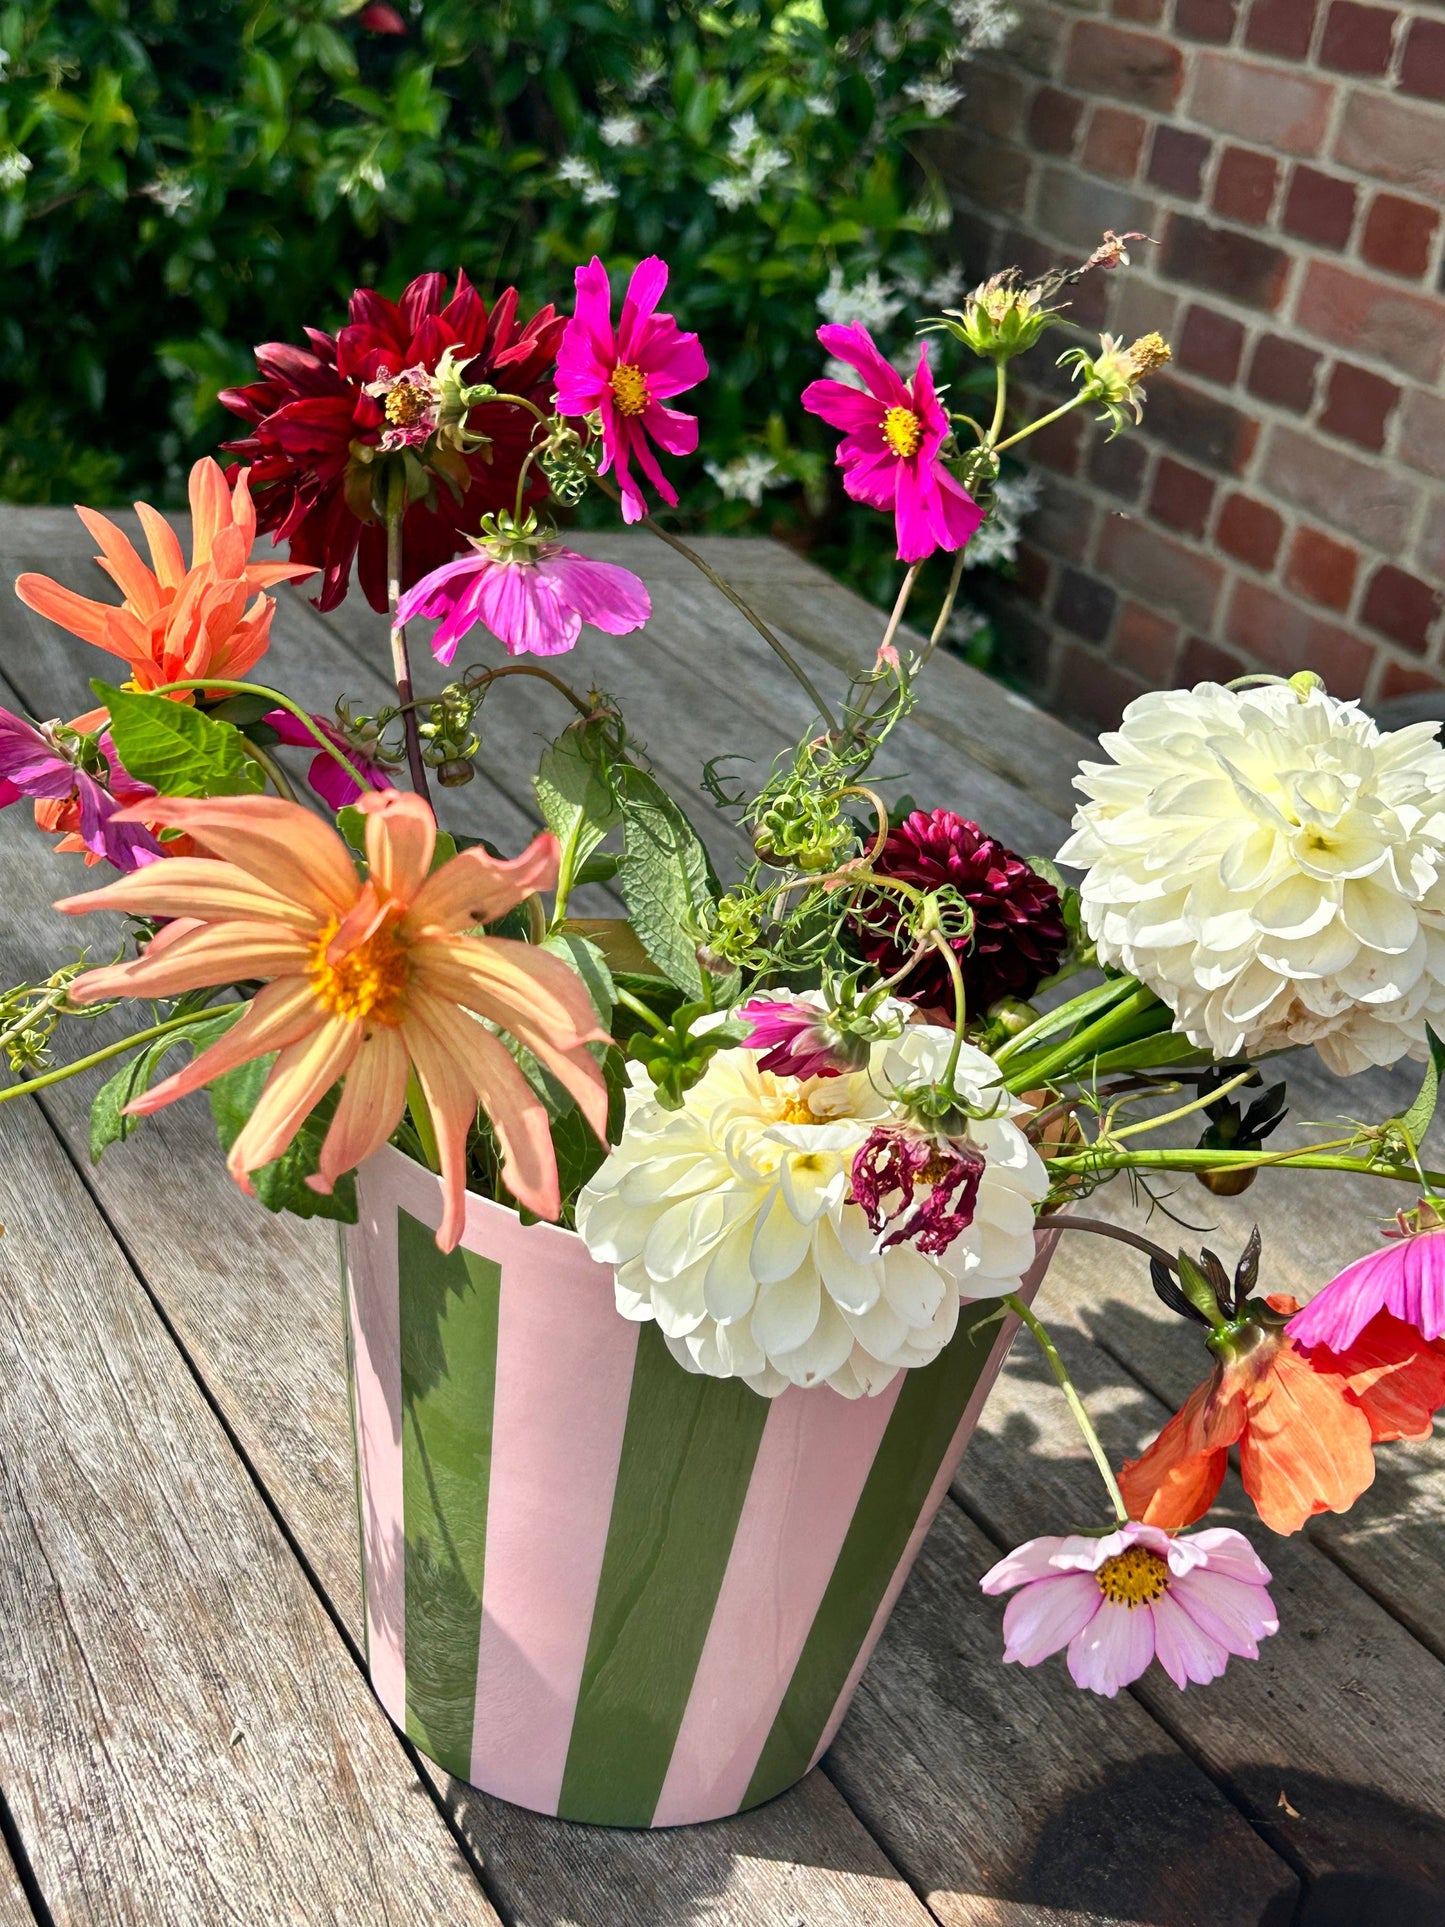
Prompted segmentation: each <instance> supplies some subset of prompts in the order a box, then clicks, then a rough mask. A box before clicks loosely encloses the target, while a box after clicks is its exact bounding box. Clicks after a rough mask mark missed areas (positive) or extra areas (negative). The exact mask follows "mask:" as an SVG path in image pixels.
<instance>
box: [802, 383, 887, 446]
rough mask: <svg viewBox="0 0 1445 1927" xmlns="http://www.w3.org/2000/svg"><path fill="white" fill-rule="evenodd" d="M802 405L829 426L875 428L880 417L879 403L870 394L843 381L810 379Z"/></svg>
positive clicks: (880, 408)
mask: <svg viewBox="0 0 1445 1927" xmlns="http://www.w3.org/2000/svg"><path fill="white" fill-rule="evenodd" d="M803 406H804V408H806V409H807V411H808V413H809V414H810V415H818V416H820V417H821V418H822V420H824V421H825V422H827V424H828V426H829V427H830V428H846V429H848V430H850V431H851V432H853V433H856V432H857V431H858V430H859V429H860V428H876V427H877V425H878V423H879V422H880V421H881V420H882V418H883V409H882V405H881V403H880V402H879V401H878V399H877V397H876V396H874V395H865V394H863V393H862V391H861V390H860V389H857V388H850V387H849V386H848V384H847V382H845V381H831V380H828V381H810V382H809V383H808V385H807V387H806V388H805V389H804V390H803Z"/></svg>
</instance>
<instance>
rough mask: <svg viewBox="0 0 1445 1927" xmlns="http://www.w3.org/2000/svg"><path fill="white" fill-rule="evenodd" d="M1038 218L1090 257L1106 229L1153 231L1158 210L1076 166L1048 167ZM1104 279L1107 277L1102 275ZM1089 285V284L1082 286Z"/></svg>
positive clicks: (1055, 233)
mask: <svg viewBox="0 0 1445 1927" xmlns="http://www.w3.org/2000/svg"><path fill="white" fill-rule="evenodd" d="M1038 209H1039V218H1040V220H1041V221H1042V222H1043V223H1044V224H1045V225H1046V226H1047V228H1048V231H1049V232H1050V233H1051V234H1052V235H1053V236H1054V237H1055V238H1056V239H1057V240H1059V241H1062V242H1063V243H1064V244H1065V246H1066V247H1068V248H1071V249H1074V250H1076V251H1077V252H1078V253H1080V254H1082V255H1087V254H1089V253H1091V252H1092V251H1093V249H1095V248H1096V247H1097V246H1098V245H1099V236H1100V235H1101V234H1102V233H1103V232H1104V230H1105V228H1112V229H1113V230H1114V232H1115V234H1128V233H1131V232H1134V233H1141V234H1150V233H1152V232H1153V228H1154V222H1155V216H1156V213H1157V210H1156V208H1155V205H1154V203H1153V202H1152V201H1146V200H1143V199H1141V198H1140V196H1139V195H1137V194H1131V193H1130V192H1129V190H1128V189H1127V188H1124V187H1115V186H1113V185H1111V184H1110V183H1109V182H1107V181H1096V180H1094V179H1093V177H1092V176H1091V175H1088V174H1083V173H1081V172H1080V171H1079V169H1078V168H1076V167H1053V166H1051V167H1046V168H1045V169H1044V178H1043V182H1042V185H1041V187H1040V189H1039V196H1038ZM1098 278H1099V279H1101V280H1104V279H1107V276H1099V277H1098ZM1081 285H1084V286H1087V282H1085V283H1083V284H1081Z"/></svg>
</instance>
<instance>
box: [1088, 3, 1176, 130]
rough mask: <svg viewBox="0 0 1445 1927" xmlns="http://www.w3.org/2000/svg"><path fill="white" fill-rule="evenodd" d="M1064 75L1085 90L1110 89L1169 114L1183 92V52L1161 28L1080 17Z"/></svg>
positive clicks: (1100, 91) (1117, 95) (1102, 91)
mask: <svg viewBox="0 0 1445 1927" xmlns="http://www.w3.org/2000/svg"><path fill="white" fill-rule="evenodd" d="M1064 78H1065V79H1066V80H1067V81H1068V82H1069V84H1070V85H1071V86H1073V87H1077V88H1079V89H1080V91H1081V92H1083V93H1086V94H1111V95H1113V96H1114V98H1115V99H1116V100H1129V101H1133V102H1134V104H1135V105H1136V106H1138V107H1151V108H1153V109H1154V111H1155V112H1156V113H1161V114H1167V113H1168V112H1169V111H1170V109H1171V108H1172V107H1173V105H1174V103H1175V101H1176V100H1177V99H1178V98H1179V88H1180V85H1181V83H1182V82H1183V79H1184V56H1183V54H1181V53H1180V51H1179V49H1178V48H1177V47H1176V46H1173V45H1172V44H1171V43H1170V42H1169V41H1168V40H1166V39H1164V38H1163V37H1162V36H1161V35H1159V34H1150V33H1130V32H1128V31H1126V30H1125V29H1124V28H1123V27H1110V26H1106V25H1105V24H1104V22H1102V21H1099V20H1080V21H1078V22H1077V23H1076V25H1075V27H1074V31H1073V34H1072V35H1071V37H1070V39H1069V53H1068V60H1067V63H1066V65H1065V68H1064Z"/></svg>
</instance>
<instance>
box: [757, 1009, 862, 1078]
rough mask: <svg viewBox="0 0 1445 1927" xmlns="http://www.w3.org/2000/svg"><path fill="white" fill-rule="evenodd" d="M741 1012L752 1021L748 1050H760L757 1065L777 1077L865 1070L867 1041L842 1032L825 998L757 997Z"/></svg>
mask: <svg viewBox="0 0 1445 1927" xmlns="http://www.w3.org/2000/svg"><path fill="white" fill-rule="evenodd" d="M738 1016H739V1017H740V1018H742V1019H744V1020H745V1021H746V1022H747V1023H749V1024H751V1025H752V1029H751V1030H750V1031H749V1032H748V1034H747V1036H746V1037H745V1038H744V1039H743V1047H744V1049H746V1050H755V1051H762V1052H764V1053H765V1055H763V1056H761V1057H759V1059H758V1069H759V1070H764V1071H771V1072H773V1073H774V1075H775V1076H778V1077H842V1076H843V1075H844V1074H845V1073H846V1072H848V1071H856V1070H861V1069H862V1067H863V1065H864V1064H866V1063H867V1061H868V1046H867V1044H866V1043H864V1042H862V1041H861V1040H860V1039H857V1038H852V1037H849V1036H847V1035H845V1034H844V1033H843V1032H842V1031H840V1030H839V1029H838V1028H837V1027H836V1026H835V1025H834V1024H833V1023H832V1022H831V1021H830V1020H829V1015H828V1012H827V1010H826V1009H825V1008H824V1006H823V1004H822V1002H821V1000H820V1001H819V1002H817V1003H810V1002H809V1001H808V999H807V998H806V997H787V996H783V997H754V998H753V1000H752V1002H751V1003H748V1004H744V1005H743V1007H742V1009H741V1010H739V1012H738Z"/></svg>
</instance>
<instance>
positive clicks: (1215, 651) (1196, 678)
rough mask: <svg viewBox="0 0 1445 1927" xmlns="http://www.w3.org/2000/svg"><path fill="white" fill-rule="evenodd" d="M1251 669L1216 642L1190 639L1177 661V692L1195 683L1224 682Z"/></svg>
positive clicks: (1194, 637) (1250, 664) (1189, 687)
mask: <svg viewBox="0 0 1445 1927" xmlns="http://www.w3.org/2000/svg"><path fill="white" fill-rule="evenodd" d="M1253 666H1254V665H1253V664H1252V663H1248V662H1246V661H1245V660H1244V658H1243V657H1242V656H1236V655H1235V654H1234V653H1233V652H1232V651H1231V650H1229V649H1221V648H1220V647H1219V644H1218V643H1217V642H1209V641H1207V640H1206V639H1205V638H1204V637H1203V636H1191V637H1190V638H1189V640H1188V642H1186V643H1185V645H1184V654H1183V655H1182V656H1181V657H1180V658H1179V669H1178V672H1177V680H1178V683H1179V687H1180V688H1181V689H1191V688H1193V686H1194V684H1195V683H1197V682H1219V683H1228V682H1233V681H1234V679H1235V677H1236V676H1243V675H1245V674H1246V673H1247V672H1248V671H1249V670H1250V669H1252V668H1253Z"/></svg>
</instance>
